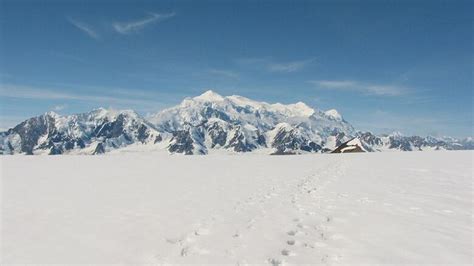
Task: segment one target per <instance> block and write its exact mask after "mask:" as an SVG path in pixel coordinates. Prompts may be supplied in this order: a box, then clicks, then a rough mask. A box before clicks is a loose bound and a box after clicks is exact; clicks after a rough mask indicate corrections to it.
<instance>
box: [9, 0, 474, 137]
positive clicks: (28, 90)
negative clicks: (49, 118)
mask: <svg viewBox="0 0 474 266" xmlns="http://www.w3.org/2000/svg"><path fill="white" fill-rule="evenodd" d="M197 2H199V3H197ZM472 12H473V1H416V0H415V1H403V0H401V1H355V0H354V1H350V0H346V1H51V0H50V1H39V0H35V1H24V0H17V1H5V0H2V1H0V128H4V129H5V128H8V127H10V126H13V125H15V124H16V123H18V122H20V121H21V120H22V119H25V118H28V117H31V116H34V115H38V114H41V113H44V112H46V111H49V110H55V111H57V112H58V113H61V114H70V113H77V112H85V111H89V110H90V109H92V108H96V107H99V106H103V107H113V108H129V109H135V110H137V111H138V112H139V113H141V114H144V115H146V114H148V113H153V112H156V111H159V110H161V109H163V108H166V107H170V106H173V105H175V104H177V103H179V102H180V101H181V100H182V99H183V98H184V97H187V96H194V95H198V94H200V93H202V92H203V91H205V90H207V89H213V90H214V91H216V92H218V93H220V94H222V95H231V94H238V95H242V96H246V97H249V98H253V99H256V100H262V101H267V102H282V103H292V102H296V101H303V102H305V103H307V104H308V105H310V106H313V107H316V108H319V109H322V110H325V109H330V108H335V109H337V110H339V111H340V113H342V115H343V116H344V117H345V119H346V120H348V121H349V122H351V123H352V124H353V125H354V126H355V127H356V128H358V129H364V130H372V131H374V132H377V133H383V132H391V131H401V132H403V133H405V134H421V135H427V134H430V135H435V136H442V135H451V136H456V137H465V136H472V135H473V94H472V91H473V59H474V58H473V39H472V38H473V18H472V17H473V16H472Z"/></svg>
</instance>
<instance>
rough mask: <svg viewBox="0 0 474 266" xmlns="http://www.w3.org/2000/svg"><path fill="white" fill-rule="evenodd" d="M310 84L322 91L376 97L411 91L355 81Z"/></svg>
mask: <svg viewBox="0 0 474 266" xmlns="http://www.w3.org/2000/svg"><path fill="white" fill-rule="evenodd" d="M308 82H309V83H310V84H313V85H315V86H316V87H318V88H320V89H327V90H340V91H354V92H360V93H364V94H368V95H376V96H401V95H404V94H407V93H408V91H409V89H408V88H406V87H401V86H395V85H381V84H370V83H363V82H359V81H353V80H311V81H308Z"/></svg>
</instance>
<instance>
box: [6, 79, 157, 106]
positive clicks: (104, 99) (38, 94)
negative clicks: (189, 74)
mask: <svg viewBox="0 0 474 266" xmlns="http://www.w3.org/2000/svg"><path fill="white" fill-rule="evenodd" d="M0 97H6V98H22V99H37V100H76V101H88V102H98V103H102V104H107V103H111V102H112V103H115V104H128V105H150V106H152V105H156V104H157V102H156V101H153V100H143V99H130V97H124V98H120V97H114V96H109V95H83V94H76V93H70V92H59V91H54V90H49V89H43V88H37V87H28V86H17V85H4V84H2V85H0Z"/></svg>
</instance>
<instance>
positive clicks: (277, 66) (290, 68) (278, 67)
mask: <svg viewBox="0 0 474 266" xmlns="http://www.w3.org/2000/svg"><path fill="white" fill-rule="evenodd" d="M313 61H314V59H307V60H299V61H291V62H280V63H269V64H268V65H267V69H268V71H271V72H286V73H291V72H296V71H299V70H301V69H303V68H304V67H306V66H308V65H309V64H311V63H312V62H313Z"/></svg>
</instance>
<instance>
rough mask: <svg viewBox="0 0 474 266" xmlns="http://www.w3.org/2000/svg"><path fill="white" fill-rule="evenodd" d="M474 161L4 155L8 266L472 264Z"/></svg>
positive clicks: (426, 156)
mask: <svg viewBox="0 0 474 266" xmlns="http://www.w3.org/2000/svg"><path fill="white" fill-rule="evenodd" d="M473 156H474V152H472V151H451V152H448V151H438V152H396V153H367V154H318V155H299V156H269V155H261V154H248V155H208V156H179V155H168V154H163V153H153V152H147V153H135V152H129V153H116V154H109V155H103V156H80V155H77V156H73V155H71V156H2V157H0V162H1V165H0V166H1V199H2V202H1V218H2V219H1V222H2V224H1V225H2V228H1V229H2V230H1V244H2V247H1V254H0V255H1V263H2V264H16V263H22V264H25V263H33V264H52V263H61V264H86V263H87V264H142V263H143V264H145V263H146V264H187V263H190V264H219V265H223V264H230V265H246V264H263V265H293V264H311V265H314V264H323V265H327V264H329V265H332V264H443V265H446V264H456V265H461V264H466V265H472V263H473V243H472V238H473V190H472V188H473V187H472V184H473V164H474V162H473Z"/></svg>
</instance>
